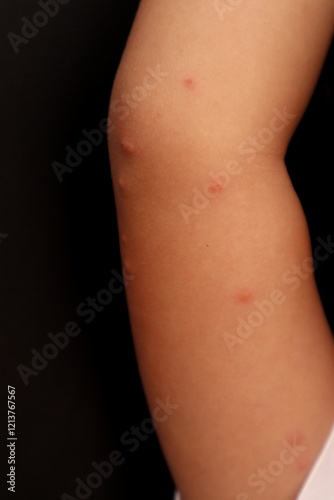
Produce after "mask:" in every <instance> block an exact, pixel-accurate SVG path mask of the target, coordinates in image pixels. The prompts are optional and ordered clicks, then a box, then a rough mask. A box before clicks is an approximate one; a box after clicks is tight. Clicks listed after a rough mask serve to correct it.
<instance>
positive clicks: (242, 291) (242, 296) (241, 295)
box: [237, 287, 253, 303]
mask: <svg viewBox="0 0 334 500" xmlns="http://www.w3.org/2000/svg"><path fill="white" fill-rule="evenodd" d="M252 296H253V294H252V291H251V290H250V289H249V288H246V287H242V288H239V290H238V291H237V298H238V300H239V301H240V302H243V303H248V302H250V300H251V298H252Z"/></svg>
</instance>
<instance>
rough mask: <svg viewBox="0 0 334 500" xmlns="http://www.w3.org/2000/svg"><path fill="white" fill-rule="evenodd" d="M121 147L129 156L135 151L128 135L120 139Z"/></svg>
mask: <svg viewBox="0 0 334 500" xmlns="http://www.w3.org/2000/svg"><path fill="white" fill-rule="evenodd" d="M121 148H122V150H123V152H124V153H125V154H127V155H129V156H132V155H133V154H134V152H135V146H134V144H133V142H132V141H131V140H130V139H129V138H128V137H125V138H124V139H122V140H121Z"/></svg>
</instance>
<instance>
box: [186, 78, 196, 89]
mask: <svg viewBox="0 0 334 500" xmlns="http://www.w3.org/2000/svg"><path fill="white" fill-rule="evenodd" d="M183 83H184V86H185V87H186V88H187V89H194V88H195V82H194V80H193V79H192V78H185V79H184V80H183Z"/></svg>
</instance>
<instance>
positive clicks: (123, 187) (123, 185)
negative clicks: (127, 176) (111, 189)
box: [118, 177, 127, 191]
mask: <svg viewBox="0 0 334 500" xmlns="http://www.w3.org/2000/svg"><path fill="white" fill-rule="evenodd" d="M118 185H119V187H120V189H121V190H122V191H125V190H126V187H127V186H126V182H125V180H124V178H123V177H119V179H118Z"/></svg>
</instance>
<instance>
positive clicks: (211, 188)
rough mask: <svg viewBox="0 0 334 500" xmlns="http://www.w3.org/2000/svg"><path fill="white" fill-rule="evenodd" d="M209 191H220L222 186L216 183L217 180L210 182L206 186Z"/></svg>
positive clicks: (214, 192)
mask: <svg viewBox="0 0 334 500" xmlns="http://www.w3.org/2000/svg"><path fill="white" fill-rule="evenodd" d="M208 190H209V192H210V193H212V194H216V193H220V192H221V191H222V190H223V187H222V186H221V185H220V184H217V182H213V183H212V184H210V186H209V188H208Z"/></svg>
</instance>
